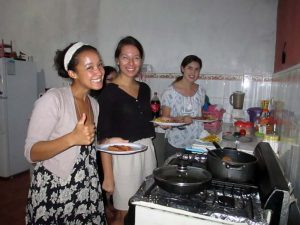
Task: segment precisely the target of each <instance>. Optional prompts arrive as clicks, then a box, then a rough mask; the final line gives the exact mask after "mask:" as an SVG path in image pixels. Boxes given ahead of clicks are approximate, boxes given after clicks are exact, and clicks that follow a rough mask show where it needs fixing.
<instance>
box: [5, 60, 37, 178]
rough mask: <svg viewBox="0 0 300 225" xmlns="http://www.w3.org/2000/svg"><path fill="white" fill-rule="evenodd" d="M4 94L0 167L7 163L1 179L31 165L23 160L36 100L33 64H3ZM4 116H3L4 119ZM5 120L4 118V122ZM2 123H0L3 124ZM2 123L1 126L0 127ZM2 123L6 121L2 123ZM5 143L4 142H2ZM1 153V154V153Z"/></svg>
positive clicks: (19, 62) (12, 62)
mask: <svg viewBox="0 0 300 225" xmlns="http://www.w3.org/2000/svg"><path fill="white" fill-rule="evenodd" d="M5 66H6V74H5V75H4V79H5V80H6V94H4V95H5V96H7V98H6V100H4V101H6V103H4V104H3V103H2V104H3V105H5V109H4V116H3V117H4V120H6V123H7V129H6V131H5V130H4V132H3V133H6V135H3V137H2V138H3V140H0V141H1V143H2V142H3V143H5V142H7V144H6V147H5V145H4V149H2V148H1V150H0V151H2V154H3V155H7V158H6V159H2V158H1V159H0V160H1V162H0V163H1V164H2V163H4V162H3V161H4V160H7V162H6V163H7V164H8V165H7V166H6V168H5V169H4V171H2V170H0V177H9V176H12V175H15V174H18V173H20V172H23V171H25V170H28V169H29V167H30V164H29V163H28V162H27V161H26V159H25V157H24V144H25V138H26V134H27V127H28V122H29V118H30V114H31V111H32V108H33V104H34V101H35V100H36V99H37V72H36V66H35V64H34V63H32V62H24V61H13V60H10V61H9V62H6V64H5ZM5 114H6V115H5ZM5 117H6V118H5ZM2 122H3V121H2ZM2 122H1V123H2ZM3 123H5V121H4V122H3ZM5 139H6V140H5ZM3 151H4V152H3Z"/></svg>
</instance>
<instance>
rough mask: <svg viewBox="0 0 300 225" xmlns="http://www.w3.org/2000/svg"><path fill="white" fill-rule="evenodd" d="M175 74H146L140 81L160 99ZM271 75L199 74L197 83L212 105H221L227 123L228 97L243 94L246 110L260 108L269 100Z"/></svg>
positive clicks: (229, 114)
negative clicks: (262, 103)
mask: <svg viewBox="0 0 300 225" xmlns="http://www.w3.org/2000/svg"><path fill="white" fill-rule="evenodd" d="M180 75H181V74H176V73H151V74H150V73H148V74H143V75H141V77H140V79H141V80H143V81H144V82H146V83H147V84H149V86H150V87H151V90H152V92H155V91H156V92H158V94H159V96H160V97H161V94H162V92H163V91H164V90H165V89H166V88H167V87H168V85H170V84H171V83H172V82H173V81H174V80H175V78H176V77H177V76H180ZM271 77H272V76H271V75H270V74H259V75H246V74H245V75H239V74H234V75H233V74H201V75H200V79H199V80H198V81H197V83H199V84H200V85H201V86H202V87H203V88H205V90H206V93H207V95H208V96H209V99H210V102H211V103H212V104H220V105H222V106H223V107H224V108H225V110H226V113H225V114H224V118H223V119H224V121H225V122H229V121H230V117H231V111H232V106H231V105H230V103H229V97H230V95H231V94H232V93H233V92H234V91H243V92H245V99H244V107H243V110H244V111H245V116H246V119H247V116H248V114H247V112H246V110H247V109H248V108H250V107H255V106H260V100H261V99H269V98H270V93H271Z"/></svg>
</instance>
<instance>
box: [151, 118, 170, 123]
mask: <svg viewBox="0 0 300 225" xmlns="http://www.w3.org/2000/svg"><path fill="white" fill-rule="evenodd" d="M153 121H154V122H159V123H173V122H176V121H174V119H171V118H163V117H158V118H155V119H154V120H153Z"/></svg>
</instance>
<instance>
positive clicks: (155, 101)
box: [151, 92, 160, 119]
mask: <svg viewBox="0 0 300 225" xmlns="http://www.w3.org/2000/svg"><path fill="white" fill-rule="evenodd" d="M151 112H152V117H153V119H155V118H158V117H160V101H159V98H158V95H157V92H154V95H153V97H152V99H151Z"/></svg>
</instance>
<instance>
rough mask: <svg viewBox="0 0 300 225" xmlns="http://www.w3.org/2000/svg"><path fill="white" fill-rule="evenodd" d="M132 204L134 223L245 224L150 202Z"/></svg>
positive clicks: (178, 224) (149, 224) (144, 224)
mask: <svg viewBox="0 0 300 225" xmlns="http://www.w3.org/2000/svg"><path fill="white" fill-rule="evenodd" d="M133 204H134V205H135V225H220V224H221V225H222V224H224V225H225V224H226V225H229V224H231V225H247V223H236V222H231V221H224V220H220V219H216V218H213V217H209V216H204V215H200V214H197V213H191V212H187V211H185V210H181V209H175V208H170V207H166V206H162V205H158V204H154V203H150V202H143V201H138V202H133Z"/></svg>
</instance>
